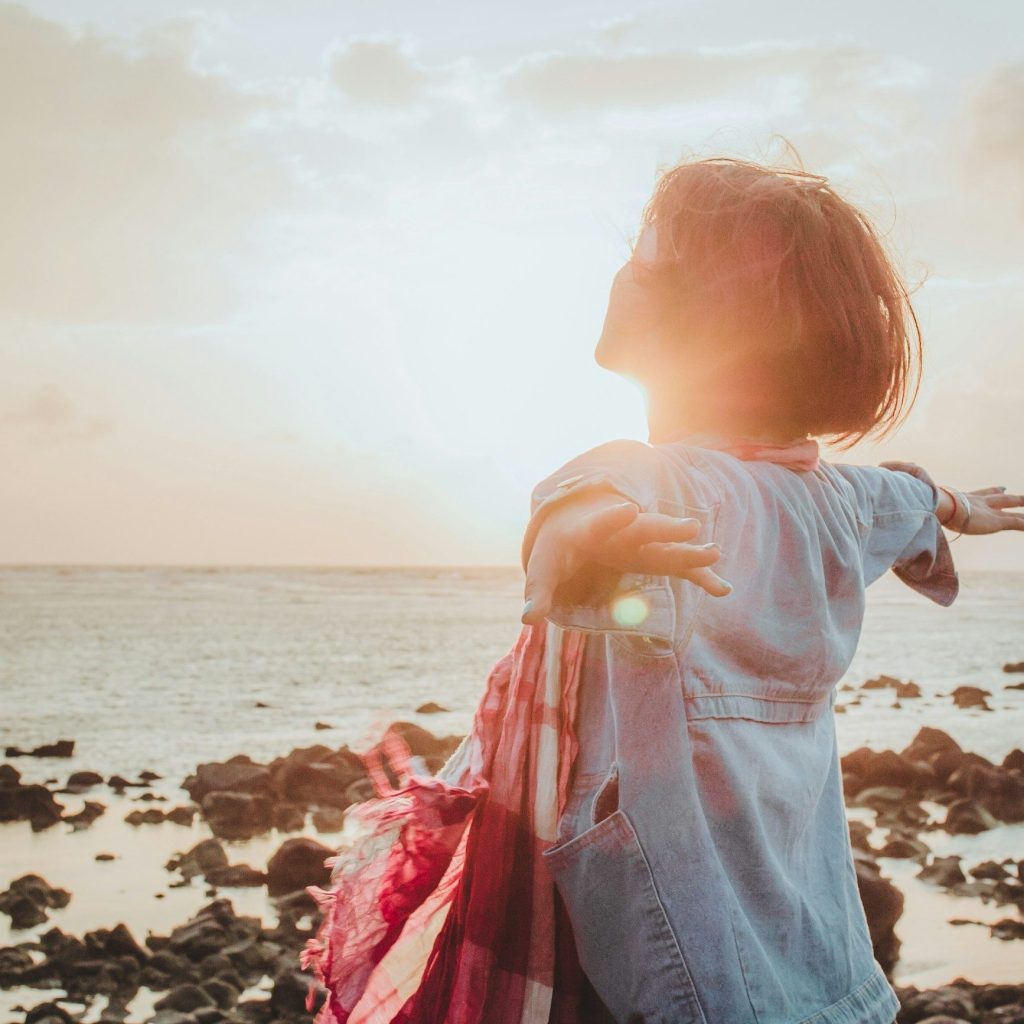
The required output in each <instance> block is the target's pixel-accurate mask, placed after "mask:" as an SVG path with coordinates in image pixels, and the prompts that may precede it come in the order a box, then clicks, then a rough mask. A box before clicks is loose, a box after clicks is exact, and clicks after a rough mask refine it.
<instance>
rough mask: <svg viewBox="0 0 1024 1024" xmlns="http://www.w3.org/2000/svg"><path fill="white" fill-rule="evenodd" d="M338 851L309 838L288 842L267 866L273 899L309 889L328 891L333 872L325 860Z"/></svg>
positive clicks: (268, 884) (269, 888) (297, 838)
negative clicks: (311, 887)
mask: <svg viewBox="0 0 1024 1024" xmlns="http://www.w3.org/2000/svg"><path fill="white" fill-rule="evenodd" d="M334 855H335V851H334V850H332V849H330V848H329V847H327V846H324V845H323V844H322V843H318V842H317V841H316V840H315V839H310V838H308V837H306V836H300V837H296V838H294V839H286V840H285V841H284V842H283V843H282V844H281V846H280V847H279V848H278V850H277V852H276V853H275V854H274V855H273V857H271V858H270V862H269V863H268V864H267V889H268V891H269V893H270V895H271V896H277V895H280V894H282V893H287V892H295V891H296V890H297V889H304V888H305V887H306V886H307V885H319V886H322V887H326V886H327V884H328V882H329V881H330V875H331V872H330V868H328V867H326V866H325V865H324V860H325V859H326V858H328V857H333V856H334Z"/></svg>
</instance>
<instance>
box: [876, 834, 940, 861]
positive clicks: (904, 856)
mask: <svg viewBox="0 0 1024 1024" xmlns="http://www.w3.org/2000/svg"><path fill="white" fill-rule="evenodd" d="M928 853H929V850H928V847H927V846H926V845H925V844H924V843H922V842H921V840H920V839H917V838H915V837H914V836H910V835H896V834H894V833H892V832H890V833H889V835H888V836H887V837H886V843H885V845H884V846H883V847H882V849H881V850H879V851H878V856H879V857H892V858H894V859H897V860H916V861H918V862H919V863H924V861H925V860H926V859H927V857H928Z"/></svg>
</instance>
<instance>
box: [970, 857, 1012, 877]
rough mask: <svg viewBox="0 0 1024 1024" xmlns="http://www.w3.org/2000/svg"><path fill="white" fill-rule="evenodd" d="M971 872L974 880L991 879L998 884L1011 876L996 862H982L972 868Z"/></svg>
mask: <svg viewBox="0 0 1024 1024" xmlns="http://www.w3.org/2000/svg"><path fill="white" fill-rule="evenodd" d="M970 872H971V875H972V876H973V877H974V878H990V879H992V880H993V881H996V882H998V881H999V880H1000V879H1002V878H1006V876H1007V875H1008V874H1009V872H1008V871H1007V870H1006V868H1004V867H1003V865H1002V864H997V863H996V862H995V861H994V860H986V861H982V862H981V863H980V864H978V865H976V866H975V867H973V868H970Z"/></svg>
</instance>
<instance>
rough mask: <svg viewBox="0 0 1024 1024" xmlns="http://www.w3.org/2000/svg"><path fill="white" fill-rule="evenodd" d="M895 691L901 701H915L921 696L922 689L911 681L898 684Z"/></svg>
mask: <svg viewBox="0 0 1024 1024" xmlns="http://www.w3.org/2000/svg"><path fill="white" fill-rule="evenodd" d="M894 689H895V690H896V696H897V697H898V698H899V699H900V700H914V699H916V698H918V697H920V696H921V687H920V686H918V685H917V683H913V682H909V681H908V682H906V683H897V684H896V686H895V687H894Z"/></svg>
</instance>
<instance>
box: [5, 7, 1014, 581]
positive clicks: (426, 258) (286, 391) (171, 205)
mask: <svg viewBox="0 0 1024 1024" xmlns="http://www.w3.org/2000/svg"><path fill="white" fill-rule="evenodd" d="M716 7H721V8H722V9H721V10H712V9H710V8H711V5H698V4H694V3H667V2H653V3H648V4H645V5H643V6H642V7H641V6H639V5H636V6H634V7H633V8H630V7H629V6H623V5H621V4H615V3H610V2H607V0H588V2H586V3H583V2H578V3H577V2H574V3H563V4H560V5H558V8H557V10H554V9H552V7H551V6H550V5H549V4H541V3H539V2H537V0H529V2H524V3H520V4H517V5H515V6H514V7H513V6H511V5H507V4H501V5H499V4H495V3H489V2H481V0H475V2H474V3H468V2H462V0H459V2H453V3H451V4H448V5H445V6H444V8H443V10H442V9H439V8H437V7H436V5H422V4H420V5H418V4H415V3H413V2H411V0H396V2H395V3H392V4H388V5H386V7H382V6H381V5H360V8H359V9H354V8H353V7H352V5H345V4H337V3H327V2H319V0H309V2H305V3H303V4H301V5H286V4H283V3H280V2H277V3H269V2H258V0H257V2H247V3H245V4H243V3H241V2H238V3H209V4H205V5H202V6H201V7H197V8H193V9H191V10H190V12H189V13H188V14H187V15H183V16H180V17H174V18H168V17H167V10H168V8H167V6H166V5H163V4H156V3H140V2H137V0H132V2H128V0H92V2H90V4H89V5H88V18H87V20H86V19H84V18H83V16H82V14H81V10H82V5H81V4H79V3H77V2H72V0H33V2H30V3H28V4H27V5H26V6H16V5H6V4H0V111H2V122H0V123H3V125H4V132H3V135H2V138H0V147H2V152H0V186H2V187H0V223H2V226H3V239H4V244H3V246H2V248H0V354H2V357H3V366H4V373H3V374H2V376H0V466H2V469H3V472H2V475H0V481H2V482H0V562H6V563H12V562H13V563H26V562H48V563H52V562H76V563H89V562H95V563H133V564H139V563H193V564H194V563H220V564H224V563H250V564H251V563H264V564H360V565H365V564H406V565H415V564H443V563H459V564H510V565H515V564H518V552H519V540H520V537H521V533H522V529H523V527H524V526H525V522H526V516H527V512H528V508H529V494H530V490H531V488H532V487H533V485H534V484H535V483H536V481H538V480H539V479H541V478H542V477H544V476H546V475H547V474H548V473H550V472H551V471H553V470H554V469H556V468H557V467H558V466H559V465H561V464H562V463H564V462H565V461H567V460H568V459H569V458H570V457H572V456H573V455H575V454H576V453H578V452H580V451H583V450H584V449H587V448H590V447H592V446H593V445H596V444H599V443H601V442H602V441H606V440H610V439H612V438H618V437H632V438H637V439H640V440H644V439H646V436H647V431H646V424H645V421H644V410H643V404H642V399H641V396H640V393H639V392H638V391H637V390H636V389H635V388H634V387H633V386H632V385H630V384H628V383H626V382H624V381H621V380H619V379H617V378H615V377H614V376H613V375H611V374H610V373H608V372H607V371H605V370H602V369H600V368H599V367H597V366H596V364H594V362H593V356H592V353H593V348H594V345H595V343H596V340H597V336H598V333H599V331H600V326H601V322H602V319H603V316H604V310H605V305H606V302H607V295H608V286H609V284H610V281H611V277H612V275H613V273H614V272H615V270H616V269H617V268H618V266H619V265H620V264H621V262H622V260H623V259H624V258H625V256H626V255H627V253H628V248H627V240H628V238H629V236H630V235H631V233H632V232H633V231H634V230H635V228H636V226H637V222H638V217H639V213H640V209H641V207H642V206H643V203H644V202H645V201H646V199H647V197H648V195H649V194H650V190H651V188H652V186H653V184H654V180H655V174H656V171H657V169H658V168H659V167H664V166H668V165H670V164H672V163H674V162H676V161H677V160H678V159H680V158H681V157H682V156H684V155H685V154H686V153H688V152H689V153H693V154H695V155H700V156H710V155H735V156H745V157H751V158H754V159H766V158H768V157H773V156H778V155H780V154H781V151H780V149H779V148H778V146H777V145H776V144H774V143H773V141H772V137H773V133H781V134H783V135H785V136H786V137H787V138H788V139H790V140H791V141H792V142H793V143H794V144H795V145H796V146H797V148H798V150H799V152H800V154H801V156H802V157H803V159H804V162H805V165H806V166H807V168H808V169H809V170H813V171H815V172H817V173H821V174H826V175H828V176H829V178H830V180H831V181H832V182H833V184H835V185H836V186H837V187H838V188H839V189H840V190H841V191H842V192H843V193H844V194H845V195H846V196H848V197H849V198H850V199H852V200H853V201H854V202H856V203H858V205H860V206H862V207H864V208H865V209H866V210H867V211H868V212H869V213H870V214H871V215H872V216H873V217H874V219H875V221H876V223H877V224H878V225H879V227H880V228H881V229H882V230H883V231H884V232H886V233H887V236H888V238H889V241H890V244H891V246H892V247H893V249H894V251H895V252H896V254H897V257H898V259H899V261H900V263H901V265H902V267H903V268H904V270H905V272H906V274H907V276H908V278H909V280H910V283H911V285H914V284H917V283H920V281H921V280H922V279H924V278H927V279H926V280H925V283H924V284H923V286H922V287H920V288H918V290H917V291H915V293H914V300H915V308H916V310H917V312H918V315H919V318H920V320H921V324H922V328H923V331H924V336H925V349H926V351H925V364H924V379H923V385H922V389H921V394H920V397H919V399H918V402H917V405H916V407H915V409H914V411H913V412H912V413H911V416H910V419H909V420H908V422H907V424H906V425H905V426H904V427H903V428H902V430H901V431H900V432H899V433H898V434H897V435H896V436H895V438H893V439H891V440H890V441H888V442H886V443H885V444H884V445H882V446H874V447H873V446H869V445H864V446H861V447H859V448H856V449H853V450H852V451H850V452H848V453H845V454H843V455H842V456H839V458H841V459H843V460H845V461H854V462H877V461H879V460H881V459H907V460H911V461H914V462H918V463H920V464H922V465H924V466H925V467H927V468H928V469H929V471H930V472H931V473H932V475H933V476H934V477H935V478H936V479H937V480H939V481H941V482H944V483H947V484H950V485H953V486H957V487H961V488H964V489H970V488H973V487H980V486H985V485H989V484H1004V485H1006V486H1007V487H1008V488H1009V489H1011V490H1017V491H1019V490H1024V457H1022V455H1021V444H1020V440H1019V432H1020V423H1021V415H1020V414H1021V409H1022V384H1024V346H1022V345H1021V339H1020V337H1019V331H1020V325H1021V324H1022V322H1024V316H1022V313H1024V287H1022V285H1024V53H1022V49H1024V47H1022V45H1021V42H1020V41H1021V40H1022V39H1024V8H1022V7H1021V6H1020V5H1019V4H1018V3H1016V2H1009V0H1008V2H1005V3H986V2H982V3H980V4H977V5H974V6H973V7H972V8H971V10H970V14H968V13H967V11H966V9H965V8H964V7H963V5H962V4H954V3H951V2H945V0H944V2H938V3H930V4H928V5H924V4H920V3H909V4H899V5H894V4H891V3H887V4H882V3H880V2H875V0H869V2H866V3H862V4H858V5H856V10H853V9H849V10H844V11H843V14H842V17H841V18H840V17H839V14H838V9H825V8H822V7H821V6H819V7H817V8H807V7H806V5H805V4H803V3H797V2H795V0H783V2H780V3H774V4H772V5H763V4H755V3H753V2H752V0H748V2H744V3H739V4H736V5H728V9H726V5H716ZM769 8H770V9H769ZM825 454H826V455H827V454H828V453H827V452H826V453H825ZM953 550H954V552H955V554H956V555H957V560H958V564H959V565H961V566H963V567H965V568H966V567H979V568H1002V567H1012V568H1024V544H1021V543H1020V538H1019V537H1015V536H1009V535H1007V536H1001V537H993V538H964V539H963V540H961V541H960V542H959V543H958V544H957V545H956V547H955V548H954V549H953Z"/></svg>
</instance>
